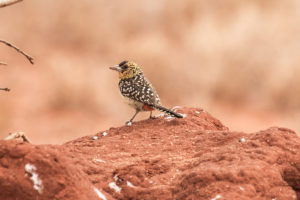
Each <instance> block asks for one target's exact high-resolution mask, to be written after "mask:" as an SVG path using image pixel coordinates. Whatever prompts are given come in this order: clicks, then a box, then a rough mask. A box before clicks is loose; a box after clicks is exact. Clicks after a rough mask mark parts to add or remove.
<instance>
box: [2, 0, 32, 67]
mask: <svg viewBox="0 0 300 200" xmlns="http://www.w3.org/2000/svg"><path fill="white" fill-rule="evenodd" d="M0 1H1V0H0ZM0 42H2V43H4V44H6V45H7V46H9V47H11V48H13V49H15V50H16V51H17V52H19V53H20V54H22V55H23V56H25V57H26V58H27V59H28V60H29V62H30V63H31V64H33V58H32V57H31V56H29V55H27V54H26V53H25V52H24V51H22V50H21V49H19V48H18V47H16V46H14V45H12V44H10V43H9V42H6V41H4V40H0Z"/></svg>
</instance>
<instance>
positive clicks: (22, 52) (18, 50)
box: [0, 40, 34, 64]
mask: <svg viewBox="0 0 300 200" xmlns="http://www.w3.org/2000/svg"><path fill="white" fill-rule="evenodd" d="M0 42H2V43H4V44H6V45H7V46H9V47H11V48H13V49H15V50H16V51H17V52H19V53H20V54H22V55H23V56H25V57H26V58H27V59H28V60H29V62H30V63H31V64H34V63H33V58H32V57H31V56H29V55H27V54H26V53H25V52H24V51H22V50H21V49H19V48H18V47H16V46H14V45H12V44H10V43H9V42H6V41H4V40H0Z"/></svg>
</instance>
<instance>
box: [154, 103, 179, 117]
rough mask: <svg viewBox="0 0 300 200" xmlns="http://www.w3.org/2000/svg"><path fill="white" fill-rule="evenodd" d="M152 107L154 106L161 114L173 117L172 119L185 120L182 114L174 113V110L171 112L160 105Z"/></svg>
mask: <svg viewBox="0 0 300 200" xmlns="http://www.w3.org/2000/svg"><path fill="white" fill-rule="evenodd" d="M151 106H152V107H153V108H155V109H157V110H159V111H161V112H164V113H166V114H167V115H170V116H172V117H176V118H183V115H182V114H180V113H177V112H175V111H172V110H170V109H168V108H165V107H163V106H160V105H151Z"/></svg>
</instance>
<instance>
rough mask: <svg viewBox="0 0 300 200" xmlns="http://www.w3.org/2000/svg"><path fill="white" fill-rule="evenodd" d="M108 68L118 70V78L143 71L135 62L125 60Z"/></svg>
mask: <svg viewBox="0 0 300 200" xmlns="http://www.w3.org/2000/svg"><path fill="white" fill-rule="evenodd" d="M109 69H112V70H115V71H118V72H119V78H120V79H129V78H133V77H135V76H136V75H138V74H141V73H143V71H142V69H141V68H140V67H139V66H138V65H137V64H136V63H135V62H131V61H127V60H125V61H123V62H121V63H120V64H119V65H116V66H114V67H110V68H109Z"/></svg>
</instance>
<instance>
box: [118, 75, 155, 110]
mask: <svg viewBox="0 0 300 200" xmlns="http://www.w3.org/2000/svg"><path fill="white" fill-rule="evenodd" d="M119 87H120V91H121V94H122V95H123V96H125V97H128V98H130V99H133V100H135V101H138V102H141V103H146V104H149V105H155V104H160V100H159V97H158V95H157V93H156V91H155V89H154V88H153V87H152V85H151V84H150V83H149V82H148V81H147V80H143V81H136V80H134V79H132V80H131V79H128V80H123V81H120V83H119Z"/></svg>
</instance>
